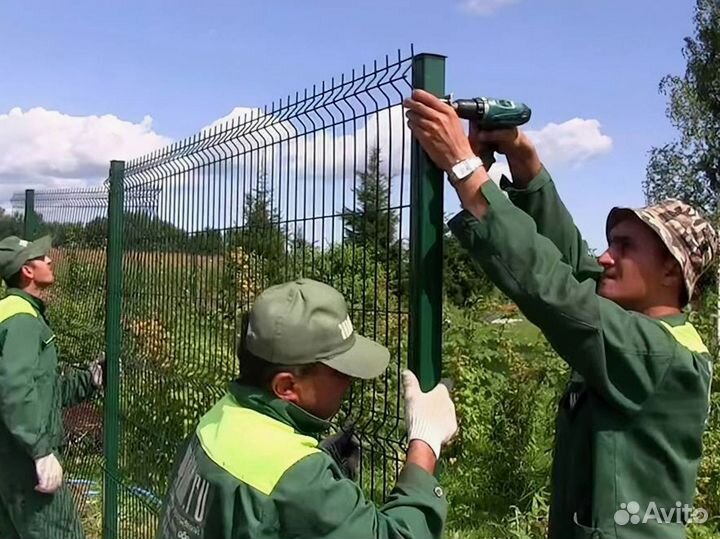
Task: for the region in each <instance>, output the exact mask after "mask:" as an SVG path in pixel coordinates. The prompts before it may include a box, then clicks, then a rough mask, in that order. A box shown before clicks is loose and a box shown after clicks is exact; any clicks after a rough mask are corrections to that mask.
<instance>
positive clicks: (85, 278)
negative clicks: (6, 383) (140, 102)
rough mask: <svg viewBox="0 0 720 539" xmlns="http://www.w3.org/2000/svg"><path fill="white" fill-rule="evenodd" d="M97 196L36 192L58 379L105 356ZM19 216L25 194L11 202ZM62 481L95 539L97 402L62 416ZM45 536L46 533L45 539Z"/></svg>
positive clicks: (100, 199)
mask: <svg viewBox="0 0 720 539" xmlns="http://www.w3.org/2000/svg"><path fill="white" fill-rule="evenodd" d="M107 203H108V193H107V191H106V190H105V189H103V188H88V189H68V190H47V191H36V192H35V198H34V214H35V218H36V222H37V230H36V231H35V235H36V236H43V235H46V234H51V235H52V237H53V247H52V250H51V251H50V255H49V256H50V258H51V259H52V262H53V267H54V273H55V283H54V285H53V286H52V287H50V288H48V289H47V290H46V291H45V296H44V298H43V299H44V300H45V301H46V303H47V313H48V318H49V321H50V325H51V327H52V329H53V331H54V332H55V335H56V343H57V350H58V359H59V361H60V365H61V369H62V371H63V373H64V374H70V373H72V371H74V370H76V369H85V368H86V367H87V366H88V364H89V363H90V361H92V360H93V359H94V358H95V357H96V356H97V355H98V354H99V353H100V352H102V351H103V350H104V330H105V250H104V239H103V238H104V236H103V235H104V230H103V226H102V224H103V222H105V221H106V220H107ZM12 205H13V209H14V211H16V212H24V205H25V193H18V194H16V195H14V196H13V198H12ZM63 420H64V421H63V422H64V429H65V444H64V447H63V448H62V450H61V451H62V460H63V468H64V480H65V484H66V486H67V488H68V489H69V491H70V494H71V496H72V502H73V505H74V509H75V511H76V512H77V515H78V518H79V519H80V522H81V525H82V527H83V529H84V531H85V534H86V535H87V537H88V539H96V538H97V539H99V538H100V537H101V536H102V535H101V523H102V477H103V466H104V459H103V415H102V401H101V399H100V398H99V397H98V396H96V397H93V398H91V399H90V400H88V401H85V402H82V403H79V404H76V405H74V406H70V407H68V408H65V409H64V410H63ZM48 533H49V532H48Z"/></svg>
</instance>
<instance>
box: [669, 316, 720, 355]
mask: <svg viewBox="0 0 720 539" xmlns="http://www.w3.org/2000/svg"><path fill="white" fill-rule="evenodd" d="M660 323H661V324H662V325H663V326H664V327H665V329H667V330H668V331H669V332H670V335H672V336H673V337H674V338H675V340H676V341H677V342H679V343H680V344H682V345H683V346H684V347H685V348H687V349H688V350H690V351H691V352H697V353H700V354H709V353H710V352H708V349H707V347H706V346H705V344H704V343H703V341H702V338H701V337H700V335H699V334H698V332H697V330H696V329H695V327H694V326H693V325H692V324H691V323H689V322H688V323H686V324H683V325H682V326H671V325H670V324H668V323H667V322H663V321H660Z"/></svg>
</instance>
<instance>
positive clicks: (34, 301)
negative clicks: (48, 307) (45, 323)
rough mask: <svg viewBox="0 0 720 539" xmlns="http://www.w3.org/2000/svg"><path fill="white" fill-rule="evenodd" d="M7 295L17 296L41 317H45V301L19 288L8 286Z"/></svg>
mask: <svg viewBox="0 0 720 539" xmlns="http://www.w3.org/2000/svg"><path fill="white" fill-rule="evenodd" d="M7 295H8V296H19V297H21V298H23V299H24V300H25V301H27V302H28V303H29V304H30V305H32V306H33V307H34V308H35V310H37V311H38V312H39V313H40V314H41V315H42V316H43V317H45V302H44V301H43V300H41V299H40V298H37V297H35V296H33V295H31V294H28V293H27V292H25V291H24V290H20V289H19V288H9V289H8V291H7Z"/></svg>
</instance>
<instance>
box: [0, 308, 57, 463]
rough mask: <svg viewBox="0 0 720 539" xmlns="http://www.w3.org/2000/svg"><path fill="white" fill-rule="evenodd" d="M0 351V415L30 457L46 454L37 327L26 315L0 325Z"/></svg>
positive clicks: (39, 341) (47, 446) (48, 445)
mask: <svg viewBox="0 0 720 539" xmlns="http://www.w3.org/2000/svg"><path fill="white" fill-rule="evenodd" d="M2 331H3V333H4V335H3V337H4V339H3V344H2V350H1V351H0V418H1V419H2V422H3V424H4V425H5V427H6V428H7V429H8V431H9V432H10V434H11V435H12V436H13V437H14V438H15V440H16V441H17V442H18V444H19V445H20V447H22V448H23V449H24V450H25V451H26V452H27V453H28V454H29V455H30V456H31V457H32V458H33V459H37V458H39V457H44V456H46V455H49V454H50V451H51V447H50V440H49V438H48V436H47V421H48V414H47V413H45V412H44V411H43V410H41V406H40V402H39V395H38V390H37V385H36V382H35V376H36V372H37V371H38V363H39V358H40V343H41V338H40V333H41V327H40V325H39V324H38V323H37V320H35V318H33V317H32V316H30V315H27V314H17V315H15V316H13V317H12V318H10V319H8V320H7V321H6V322H5V323H4V324H3V329H2Z"/></svg>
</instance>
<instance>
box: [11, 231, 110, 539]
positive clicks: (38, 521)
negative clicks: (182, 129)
mask: <svg viewBox="0 0 720 539" xmlns="http://www.w3.org/2000/svg"><path fill="white" fill-rule="evenodd" d="M50 247H51V239H50V237H49V236H46V237H43V238H41V239H39V240H36V241H34V242H29V241H26V240H23V239H20V238H18V237H16V236H10V237H8V238H5V239H3V240H2V241H0V277H2V279H3V280H4V281H5V284H6V285H7V287H8V292H7V296H6V297H5V298H4V299H2V300H0V463H1V464H0V539H40V538H43V539H46V538H53V539H54V538H62V539H80V538H82V537H84V534H83V531H82V528H81V525H80V521H79V518H78V516H77V514H76V511H75V508H74V506H73V502H72V498H71V494H70V492H69V490H68V488H67V487H66V486H65V485H64V484H63V469H62V464H61V459H60V457H61V455H60V451H61V448H62V446H63V438H64V434H63V428H62V407H63V406H72V405H74V404H77V403H79V402H81V401H83V400H85V399H87V398H89V397H90V396H91V395H92V394H93V393H94V392H95V390H96V389H97V388H101V387H102V385H103V370H104V369H103V363H104V360H103V358H102V356H101V357H98V358H97V359H96V360H95V361H94V362H93V363H92V364H91V365H90V368H89V369H88V370H87V371H78V372H73V373H68V374H60V373H59V371H58V359H57V352H56V349H55V335H54V333H53V331H52V329H51V328H50V325H49V323H48V320H47V318H46V314H45V304H44V303H43V301H42V299H40V298H41V294H42V292H43V290H45V289H46V288H48V287H49V286H51V285H52V284H53V282H54V280H55V277H54V274H53V270H52V265H51V262H52V261H51V260H50V258H49V257H48V252H49V251H50Z"/></svg>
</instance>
